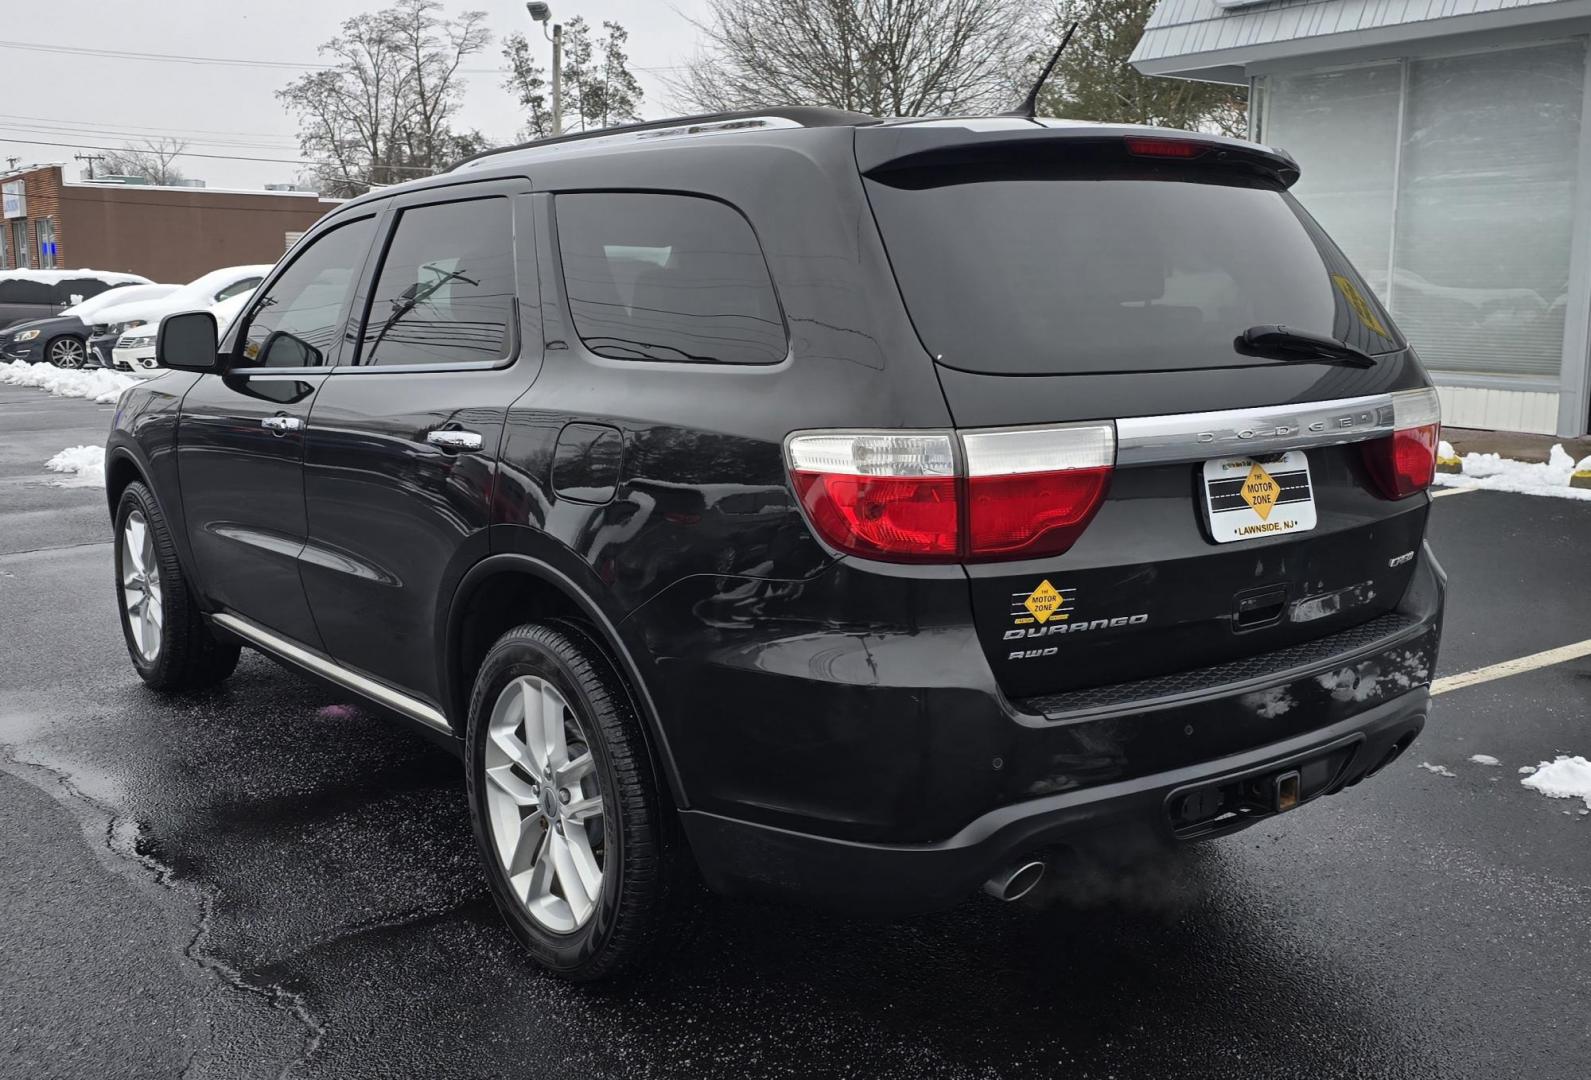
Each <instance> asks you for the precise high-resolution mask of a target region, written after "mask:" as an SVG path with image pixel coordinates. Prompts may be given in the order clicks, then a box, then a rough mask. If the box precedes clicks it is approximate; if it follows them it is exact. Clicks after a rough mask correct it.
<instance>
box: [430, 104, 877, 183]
mask: <svg viewBox="0 0 1591 1080" xmlns="http://www.w3.org/2000/svg"><path fill="white" fill-rule="evenodd" d="M763 117H773V118H776V119H780V120H789V121H792V122H793V123H796V124H799V125H801V126H802V127H845V126H858V125H862V124H876V123H878V117H876V116H869V115H868V114H867V113H859V112H849V111H847V110H845V109H830V108H826V107H823V106H818V105H780V106H774V107H772V108H767V109H745V110H742V111H739V112H723V113H703V114H702V115H700V116H671V117H669V118H668V119H666V120H644V121H642V122H641V123H638V124H620V125H618V126H616V127H607V128H593V129H592V130H590V131H576V132H573V133H571V134H568V135H552V136H549V137H547V138H545V139H531V140H530V141H529V142H522V143H515V144H514V145H513V146H499V147H497V148H495V149H492V150H483V151H481V152H480V153H479V154H475V155H473V156H471V157H467V158H465V159H464V160H463V161H461V162H459V163H458V164H457V165H454V166H453V168H454V169H460V168H463V167H464V166H465V165H468V164H470V163H471V162H476V161H480V160H481V159H482V158H488V157H494V156H495V155H497V154H508V153H512V152H513V151H515V150H535V149H539V148H541V147H543V146H562V145H564V144H565V143H572V142H579V141H581V140H582V139H595V138H600V137H606V136H611V135H627V134H631V133H640V132H645V131H655V130H659V129H666V128H675V127H691V126H695V125H707V124H727V123H733V122H734V121H736V120H756V119H760V118H763ZM450 171H451V170H450Z"/></svg>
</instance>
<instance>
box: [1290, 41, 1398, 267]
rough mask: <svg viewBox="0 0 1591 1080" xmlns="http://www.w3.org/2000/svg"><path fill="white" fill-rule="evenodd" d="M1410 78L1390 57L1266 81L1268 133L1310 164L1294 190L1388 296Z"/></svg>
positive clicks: (1353, 259) (1306, 166) (1304, 162)
mask: <svg viewBox="0 0 1591 1080" xmlns="http://www.w3.org/2000/svg"><path fill="white" fill-rule="evenodd" d="M1402 82H1403V72H1402V69H1401V66H1400V65H1398V64H1397V63H1390V64H1380V65H1377V66H1375V67H1359V68H1350V69H1347V70H1344V71H1325V72H1319V73H1312V74H1308V75H1300V76H1296V77H1291V78H1282V77H1277V78H1273V79H1271V80H1270V82H1269V84H1268V86H1267V87H1266V104H1265V108H1266V113H1265V139H1266V141H1267V142H1271V143H1275V144H1276V145H1277V146H1280V147H1282V148H1283V149H1285V150H1286V151H1287V152H1288V153H1290V154H1292V155H1293V156H1294V157H1295V158H1297V159H1298V162H1299V164H1300V166H1302V168H1303V175H1302V177H1301V178H1300V179H1299V181H1298V183H1297V185H1295V186H1294V188H1293V194H1295V195H1297V196H1298V199H1299V201H1300V202H1302V203H1303V204H1304V206H1306V207H1307V208H1308V209H1309V212H1310V213H1311V214H1313V215H1314V216H1315V219H1316V220H1317V221H1319V222H1320V223H1321V225H1323V226H1325V229H1326V231H1327V232H1328V233H1330V234H1331V238H1332V239H1333V240H1335V241H1337V246H1338V247H1340V248H1342V249H1343V251H1345V252H1347V254H1348V258H1349V259H1350V260H1352V262H1353V264H1354V266H1355V267H1356V268H1357V269H1358V270H1359V273H1360V274H1362V275H1363V276H1364V279H1365V281H1367V282H1368V283H1369V284H1370V287H1371V288H1372V289H1374V290H1375V291H1376V293H1377V294H1378V295H1380V296H1382V297H1385V296H1386V295H1387V268H1388V265H1389V264H1390V263H1391V252H1392V187H1393V182H1394V181H1393V177H1394V176H1395V170H1396V167H1397V156H1398V103H1399V101H1400V98H1401V85H1402Z"/></svg>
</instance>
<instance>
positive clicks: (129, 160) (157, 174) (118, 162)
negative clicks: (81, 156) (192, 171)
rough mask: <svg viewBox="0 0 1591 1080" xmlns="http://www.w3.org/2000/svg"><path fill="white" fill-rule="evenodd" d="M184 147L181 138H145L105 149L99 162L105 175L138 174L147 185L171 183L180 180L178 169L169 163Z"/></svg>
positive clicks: (185, 142)
mask: <svg viewBox="0 0 1591 1080" xmlns="http://www.w3.org/2000/svg"><path fill="white" fill-rule="evenodd" d="M186 149H188V143H187V141H186V140H184V139H168V138H160V139H147V140H145V141H144V142H142V143H139V144H136V145H135V144H133V143H128V144H127V145H126V146H124V147H122V148H121V149H120V150H107V151H106V152H105V156H104V158H103V159H102V160H101V163H100V173H101V175H106V176H141V177H143V178H144V179H145V180H148V181H149V182H150V183H151V184H172V183H175V182H176V181H178V180H182V179H184V175H183V172H182V170H181V169H179V168H178V167H177V166H176V165H174V164H172V162H174V161H175V160H176V159H177V158H179V157H181V156H182V152H183V151H184V150H186Z"/></svg>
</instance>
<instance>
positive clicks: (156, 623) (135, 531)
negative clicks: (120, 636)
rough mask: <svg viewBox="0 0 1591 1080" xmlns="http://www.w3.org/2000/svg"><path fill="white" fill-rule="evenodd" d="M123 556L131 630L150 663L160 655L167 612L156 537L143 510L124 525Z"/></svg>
mask: <svg viewBox="0 0 1591 1080" xmlns="http://www.w3.org/2000/svg"><path fill="white" fill-rule="evenodd" d="M119 559H120V563H121V565H120V566H118V567H117V570H118V571H119V572H120V574H121V579H122V602H123V603H124V604H125V605H126V607H127V632H128V634H129V636H131V638H132V640H133V647H134V648H136V649H137V650H138V655H139V656H141V657H143V658H144V660H145V661H146V662H148V661H152V660H154V659H155V657H156V656H158V655H160V638H161V630H162V626H163V620H164V619H165V612H164V609H163V606H162V600H163V597H162V594H161V591H160V566H159V563H158V562H157V561H156V559H155V536H154V533H153V532H152V531H151V530H150V528H149V522H148V521H147V520H145V518H144V515H143V512H142V511H140V510H134V511H133V512H132V513H130V514H128V515H127V521H126V523H125V524H124V525H123V526H122V544H121V551H120V553H119Z"/></svg>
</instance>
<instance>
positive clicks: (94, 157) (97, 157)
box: [72, 154, 105, 180]
mask: <svg viewBox="0 0 1591 1080" xmlns="http://www.w3.org/2000/svg"><path fill="white" fill-rule="evenodd" d="M72 158H73V159H74V160H76V161H86V162H88V179H90V180H92V179H94V162H96V161H104V160H105V155H104V154H73V155H72Z"/></svg>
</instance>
